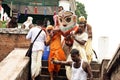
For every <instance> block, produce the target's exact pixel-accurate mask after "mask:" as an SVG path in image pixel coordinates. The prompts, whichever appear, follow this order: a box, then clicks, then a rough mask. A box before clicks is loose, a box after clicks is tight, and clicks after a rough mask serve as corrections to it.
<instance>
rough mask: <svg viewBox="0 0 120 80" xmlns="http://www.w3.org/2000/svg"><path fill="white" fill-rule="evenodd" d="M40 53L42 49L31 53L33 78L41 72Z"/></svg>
mask: <svg viewBox="0 0 120 80" xmlns="http://www.w3.org/2000/svg"><path fill="white" fill-rule="evenodd" d="M42 54H43V51H33V53H32V60H31V74H32V77H34V78H35V77H36V76H38V75H39V74H40V72H41V67H42V61H41V60H42Z"/></svg>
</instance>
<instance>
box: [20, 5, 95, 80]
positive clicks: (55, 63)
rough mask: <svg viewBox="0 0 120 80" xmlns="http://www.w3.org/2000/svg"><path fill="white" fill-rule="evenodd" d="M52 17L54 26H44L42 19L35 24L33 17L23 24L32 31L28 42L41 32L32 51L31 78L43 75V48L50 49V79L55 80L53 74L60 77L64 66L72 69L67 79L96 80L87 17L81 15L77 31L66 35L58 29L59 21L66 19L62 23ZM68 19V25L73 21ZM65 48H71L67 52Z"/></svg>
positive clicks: (67, 70) (90, 31)
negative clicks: (93, 72) (92, 64)
mask: <svg viewBox="0 0 120 80" xmlns="http://www.w3.org/2000/svg"><path fill="white" fill-rule="evenodd" d="M63 10H64V9H63V7H62V6H60V7H59V12H62V11H63ZM59 12H58V13H59ZM63 12H64V11H63ZM70 14H71V13H70ZM67 17H68V16H67ZM53 18H54V22H55V24H54V25H51V24H50V23H49V24H44V22H43V21H42V20H38V21H37V25H33V23H32V20H33V18H32V17H28V19H27V21H25V22H24V23H23V25H22V28H24V29H27V28H29V29H30V30H29V32H28V34H27V36H26V39H31V43H32V42H33V40H34V39H35V37H36V36H37V34H38V33H39V32H40V31H41V30H42V31H41V33H40V34H39V36H38V37H37V39H36V40H35V42H34V44H33V48H32V55H31V58H32V61H31V79H32V80H35V78H36V77H37V76H39V75H40V73H41V67H42V61H41V60H42V55H43V53H44V48H45V46H49V47H50V53H49V55H48V56H49V57H48V71H49V73H50V80H54V78H53V76H54V74H58V72H59V70H60V67H61V64H63V65H67V66H69V67H66V75H67V78H68V80H87V77H89V78H90V80H93V75H92V72H91V66H90V63H91V61H92V55H93V49H92V27H91V26H90V25H89V24H88V23H87V20H86V19H85V18H84V16H81V17H80V18H79V22H78V25H77V27H76V30H75V31H74V32H72V31H71V32H70V33H69V35H66V33H64V32H63V31H61V29H60V27H59V26H61V25H60V24H59V23H60V21H61V23H62V21H64V20H62V19H64V18H62V19H61V20H60V21H59V20H58V15H57V14H56V13H55V15H54V16H53ZM65 19H66V18H65ZM68 19H69V18H67V19H66V22H67V23H69V22H70V20H68ZM45 25H47V27H45ZM31 26H32V27H31ZM33 26H34V27H33ZM61 36H63V37H64V38H65V39H64V40H63V41H61V39H62V37H61ZM63 42H64V43H63ZM64 46H66V47H68V48H69V49H68V48H67V49H64V48H65V47H64Z"/></svg>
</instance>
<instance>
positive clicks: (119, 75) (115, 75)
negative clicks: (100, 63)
mask: <svg viewBox="0 0 120 80" xmlns="http://www.w3.org/2000/svg"><path fill="white" fill-rule="evenodd" d="M111 80H120V65H119V66H118V68H116V69H115V70H114V71H113V72H112V75H111Z"/></svg>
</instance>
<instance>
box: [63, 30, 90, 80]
mask: <svg viewBox="0 0 120 80" xmlns="http://www.w3.org/2000/svg"><path fill="white" fill-rule="evenodd" d="M75 38H76V39H77V40H85V41H87V40H88V34H87V33H86V32H84V33H82V34H76V35H75ZM72 49H77V50H79V53H80V55H81V58H82V59H84V60H85V61H87V56H86V51H85V45H80V44H79V43H78V42H77V41H75V40H74V43H73V46H72ZM71 60H72V59H71V56H70V55H69V56H68V58H67V61H71ZM65 68H66V76H67V78H68V79H69V80H70V79H71V67H69V66H66V67H65Z"/></svg>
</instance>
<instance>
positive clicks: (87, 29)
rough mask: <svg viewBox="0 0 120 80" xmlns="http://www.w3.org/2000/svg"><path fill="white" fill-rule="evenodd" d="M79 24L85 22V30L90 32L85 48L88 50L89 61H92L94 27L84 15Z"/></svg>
mask: <svg viewBox="0 0 120 80" xmlns="http://www.w3.org/2000/svg"><path fill="white" fill-rule="evenodd" d="M79 24H84V25H85V26H86V28H85V32H86V33H87V34H88V40H87V42H86V45H85V50H86V55H87V60H88V62H89V63H91V61H92V58H93V53H94V52H93V49H92V27H91V26H90V25H89V24H88V23H87V21H86V19H85V17H84V16H81V17H79ZM96 57H97V56H96Z"/></svg>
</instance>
